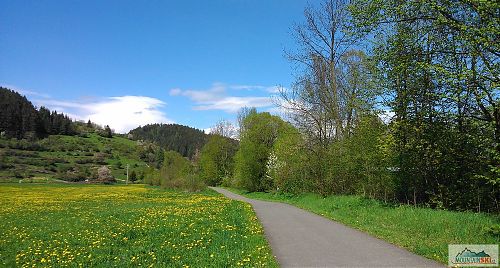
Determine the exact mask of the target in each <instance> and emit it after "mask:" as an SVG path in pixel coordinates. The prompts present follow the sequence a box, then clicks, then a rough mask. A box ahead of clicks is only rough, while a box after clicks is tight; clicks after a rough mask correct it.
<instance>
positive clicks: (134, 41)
mask: <svg viewBox="0 0 500 268" xmlns="http://www.w3.org/2000/svg"><path fill="white" fill-rule="evenodd" d="M306 5H307V2H306V1H303V0H275V1H264V0H262V1H250V0H215V1H213V0H211V1H189V0H182V1H181V0H179V1H167V0H163V1H126V0H120V1H106V0H105V1H89V0H86V1H72V0H70V1H44V0H42V1H40V0H38V1H22V0H21V1H19V0H13V1H8V0H0V59H1V64H0V85H2V86H6V87H9V88H11V89H14V90H17V91H19V92H21V93H22V94H25V95H26V96H27V97H28V98H29V99H30V100H31V101H32V102H33V103H34V104H35V105H37V106H40V105H44V106H48V107H49V108H51V109H57V110H58V111H63V112H65V113H68V114H70V115H71V116H73V117H75V118H77V119H84V120H86V119H88V118H90V119H91V120H93V121H96V122H97V123H100V124H110V125H111V126H112V127H113V128H115V129H116V130H117V131H118V132H125V131H127V130H128V129H130V128H133V127H136V126H138V125H144V124H147V123H153V122H165V123H167V122H175V123H179V124H184V125H190V126H193V127H197V128H200V129H206V128H209V127H210V126H212V125H213V124H214V123H215V122H216V121H218V120H220V119H228V120H234V118H235V116H236V111H237V110H238V108H239V107H241V106H257V107H259V110H262V111H267V110H269V111H272V110H273V105H272V102H271V101H270V98H269V97H270V96H271V95H272V92H273V91H274V90H275V86H277V85H282V86H285V87H289V86H290V84H291V83H292V81H293V79H294V78H293V75H292V72H293V70H292V66H291V65H290V63H289V62H288V61H287V60H286V59H285V58H284V57H283V49H284V48H287V49H293V47H294V42H293V39H292V36H291V34H290V32H291V30H290V29H291V28H292V27H293V24H294V23H300V22H302V21H303V10H304V8H305V6H306Z"/></svg>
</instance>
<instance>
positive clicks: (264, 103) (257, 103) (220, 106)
mask: <svg viewBox="0 0 500 268" xmlns="http://www.w3.org/2000/svg"><path fill="white" fill-rule="evenodd" d="M271 105H273V103H272V100H271V98H269V97H224V98H222V99H220V100H216V101H213V102H210V103H208V104H201V105H197V106H195V107H194V109H195V110H223V111H226V112H229V113H234V112H237V111H238V110H239V109H240V108H243V107H255V108H260V107H268V106H271Z"/></svg>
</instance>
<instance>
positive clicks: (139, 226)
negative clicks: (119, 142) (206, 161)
mask: <svg viewBox="0 0 500 268" xmlns="http://www.w3.org/2000/svg"><path fill="white" fill-rule="evenodd" d="M0 203H1V204H2V206H0V221H1V222H2V224H1V226H0V266H7V267H12V266H18V267H32V266H57V267H64V266H69V267H114V266H118V267H124V266H126V267H137V266H146V267H165V266H167V267H187V266H189V267H206V266H212V267H213V266H218V267H227V266H248V267H250V266H251V267H269V266H271V267H273V266H277V264H276V261H275V260H274V257H273V256H272V254H271V251H270V248H269V246H268V244H267V242H266V240H265V238H264V236H263V231H262V227H261V225H260V223H259V222H258V220H257V218H256V216H255V214H254V212H253V210H252V209H251V207H250V205H248V204H245V203H242V202H237V201H232V200H229V199H227V198H224V197H222V196H221V195H219V194H216V193H214V192H212V191H206V192H203V193H197V194H190V193H182V192H175V191H165V190H160V189H157V188H150V187H145V186H142V185H129V186H102V185H0Z"/></svg>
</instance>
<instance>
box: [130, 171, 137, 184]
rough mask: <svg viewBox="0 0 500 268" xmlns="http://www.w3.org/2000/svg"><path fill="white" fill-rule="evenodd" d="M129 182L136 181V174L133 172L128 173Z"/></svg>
mask: <svg viewBox="0 0 500 268" xmlns="http://www.w3.org/2000/svg"><path fill="white" fill-rule="evenodd" d="M129 180H130V181H131V182H135V181H137V173H135V170H132V172H130V176H129Z"/></svg>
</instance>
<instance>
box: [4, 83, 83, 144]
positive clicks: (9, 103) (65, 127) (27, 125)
mask: <svg viewBox="0 0 500 268" xmlns="http://www.w3.org/2000/svg"><path fill="white" fill-rule="evenodd" d="M0 111H1V112H0V133H1V135H2V136H6V137H9V138H17V139H21V138H37V137H38V138H39V137H44V136H47V135H50V134H62V135H73V134H75V128H74V125H73V123H72V121H71V119H70V118H69V117H68V116H66V115H64V114H62V113H57V112H56V111H53V112H51V111H49V110H48V109H47V108H45V107H41V108H40V109H39V110H37V109H36V108H35V107H34V106H33V104H32V103H31V102H30V101H29V100H28V99H27V98H26V97H25V96H22V95H21V94H19V93H17V92H15V91H13V90H10V89H7V88H4V87H0Z"/></svg>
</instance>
